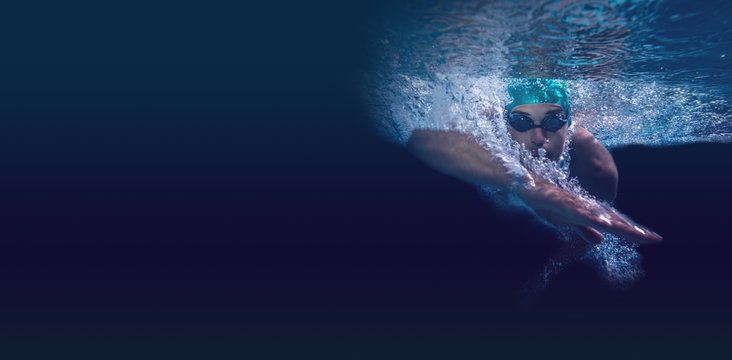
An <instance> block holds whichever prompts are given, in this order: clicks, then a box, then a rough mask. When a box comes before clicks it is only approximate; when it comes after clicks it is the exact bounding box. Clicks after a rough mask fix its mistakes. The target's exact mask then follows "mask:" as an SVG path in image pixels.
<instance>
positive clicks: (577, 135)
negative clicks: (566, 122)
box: [572, 126, 600, 147]
mask: <svg viewBox="0 0 732 360" xmlns="http://www.w3.org/2000/svg"><path fill="white" fill-rule="evenodd" d="M572 144H574V145H575V146H581V147H585V146H592V145H600V142H599V141H597V139H595V136H593V135H592V133H591V132H589V131H587V129H585V128H583V127H579V126H577V128H576V129H574V132H573V133H572Z"/></svg>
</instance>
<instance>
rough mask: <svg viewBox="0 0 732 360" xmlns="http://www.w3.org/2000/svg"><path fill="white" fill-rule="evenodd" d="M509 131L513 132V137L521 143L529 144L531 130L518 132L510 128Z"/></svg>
mask: <svg viewBox="0 0 732 360" xmlns="http://www.w3.org/2000/svg"><path fill="white" fill-rule="evenodd" d="M508 132H509V133H510V134H511V137H512V138H513V139H514V140H516V142H517V143H519V144H524V145H528V144H529V142H530V140H531V138H530V137H529V136H528V134H529V132H528V131H527V132H518V131H516V130H513V129H509V130H508Z"/></svg>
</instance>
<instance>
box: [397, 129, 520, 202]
mask: <svg viewBox="0 0 732 360" xmlns="http://www.w3.org/2000/svg"><path fill="white" fill-rule="evenodd" d="M407 148H408V149H409V151H410V152H411V153H412V154H414V155H415V156H416V157H417V158H418V159H420V160H422V161H424V162H425V163H426V164H428V165H429V166H431V167H432V168H434V169H436V170H437V171H440V172H442V173H444V174H447V175H451V176H454V177H457V178H459V179H461V180H463V181H466V182H469V183H472V184H475V185H481V186H491V187H494V188H499V189H504V190H506V189H509V188H510V187H511V185H512V184H513V183H514V181H515V176H514V175H513V174H511V173H510V172H509V171H508V169H507V168H506V167H505V166H504V165H503V163H502V162H501V161H500V160H499V159H497V158H495V157H494V156H493V155H492V154H491V153H490V152H489V151H488V150H486V149H484V148H483V147H481V146H480V145H479V144H478V143H477V142H475V140H473V139H471V138H470V137H469V136H467V135H465V134H461V133H458V132H452V131H436V130H415V131H414V132H413V133H412V135H411V137H410V138H409V142H408V143H407Z"/></svg>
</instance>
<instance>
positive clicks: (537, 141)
mask: <svg viewBox="0 0 732 360" xmlns="http://www.w3.org/2000/svg"><path fill="white" fill-rule="evenodd" d="M546 142H547V139H546V136H544V130H543V129H541V128H536V129H532V130H531V143H532V144H534V145H535V146H536V147H538V148H540V147H543V146H544V145H545V144H546Z"/></svg>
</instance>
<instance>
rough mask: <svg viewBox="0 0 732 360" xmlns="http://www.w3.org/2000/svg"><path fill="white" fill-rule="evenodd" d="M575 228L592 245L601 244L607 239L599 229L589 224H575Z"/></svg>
mask: <svg viewBox="0 0 732 360" xmlns="http://www.w3.org/2000/svg"><path fill="white" fill-rule="evenodd" d="M573 230H574V231H575V233H577V235H579V236H580V238H582V240H584V241H586V242H587V243H589V244H592V245H597V244H600V243H602V242H603V240H605V237H604V236H602V234H601V233H600V232H599V231H597V230H595V229H593V228H592V227H589V226H573Z"/></svg>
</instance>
